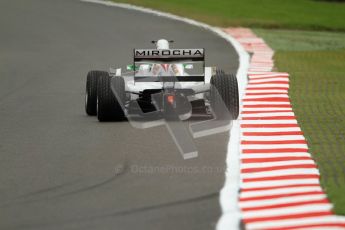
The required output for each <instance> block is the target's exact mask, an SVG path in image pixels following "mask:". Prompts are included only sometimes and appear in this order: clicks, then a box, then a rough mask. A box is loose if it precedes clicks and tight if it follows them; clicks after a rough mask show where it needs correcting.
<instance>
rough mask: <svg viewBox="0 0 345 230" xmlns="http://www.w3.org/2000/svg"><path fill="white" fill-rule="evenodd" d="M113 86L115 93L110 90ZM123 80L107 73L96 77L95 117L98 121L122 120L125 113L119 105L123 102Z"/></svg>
mask: <svg viewBox="0 0 345 230" xmlns="http://www.w3.org/2000/svg"><path fill="white" fill-rule="evenodd" d="M111 85H113V87H114V91H115V93H116V96H115V94H114V93H113V92H112V90H111ZM125 96H126V95H125V82H124V80H123V78H122V77H113V78H112V77H110V76H109V74H108V73H107V74H106V75H105V74H104V75H102V76H101V77H100V78H99V79H98V84H97V118H98V120H99V121H122V120H124V119H125V113H124V110H123V108H122V106H121V104H122V105H124V102H125Z"/></svg>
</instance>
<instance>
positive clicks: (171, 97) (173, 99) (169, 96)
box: [167, 95, 175, 104]
mask: <svg viewBox="0 0 345 230" xmlns="http://www.w3.org/2000/svg"><path fill="white" fill-rule="evenodd" d="M167 101H168V102H169V103H170V104H174V101H175V97H174V95H168V97H167Z"/></svg>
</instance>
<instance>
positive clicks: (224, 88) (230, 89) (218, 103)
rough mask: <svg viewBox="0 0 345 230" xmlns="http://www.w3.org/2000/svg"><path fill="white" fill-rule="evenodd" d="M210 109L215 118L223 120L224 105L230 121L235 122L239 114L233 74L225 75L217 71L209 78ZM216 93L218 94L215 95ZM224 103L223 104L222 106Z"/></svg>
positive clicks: (236, 86) (235, 81) (236, 89)
mask: <svg viewBox="0 0 345 230" xmlns="http://www.w3.org/2000/svg"><path fill="white" fill-rule="evenodd" d="M211 85H212V86H213V87H211V91H210V96H211V98H210V99H211V107H212V110H213V111H214V112H215V114H216V116H217V118H223V117H225V115H226V114H224V108H223V106H224V105H225V107H226V109H227V110H228V112H229V113H230V119H231V120H236V119H237V118H238V114H239V95H238V84H237V78H236V75H234V74H229V75H228V74H225V73H224V71H221V70H218V71H217V72H216V74H215V75H213V76H212V78H211ZM217 91H218V93H217ZM223 103H224V104H223Z"/></svg>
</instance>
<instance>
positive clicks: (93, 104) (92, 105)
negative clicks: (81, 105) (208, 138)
mask: <svg viewBox="0 0 345 230" xmlns="http://www.w3.org/2000/svg"><path fill="white" fill-rule="evenodd" d="M104 74H107V72H104V71H97V70H92V71H90V72H88V73H87V77H86V90H85V112H86V114H87V115H89V116H96V115H97V80H98V78H99V77H100V76H101V75H104Z"/></svg>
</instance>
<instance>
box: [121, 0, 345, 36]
mask: <svg viewBox="0 0 345 230" xmlns="http://www.w3.org/2000/svg"><path fill="white" fill-rule="evenodd" d="M116 2H124V3H131V4H136V5H139V6H144V7H149V8H155V9H159V10H162V11H165V12H171V13H174V14H176V15H182V16H186V17H189V18H194V19H196V20H199V21H203V22H207V23H209V24H212V25H216V26H246V27H262V28H291V29H308V30H316V29H320V30H342V31H345V23H344V22H345V3H339V2H326V1H315V0H117V1H116Z"/></svg>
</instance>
